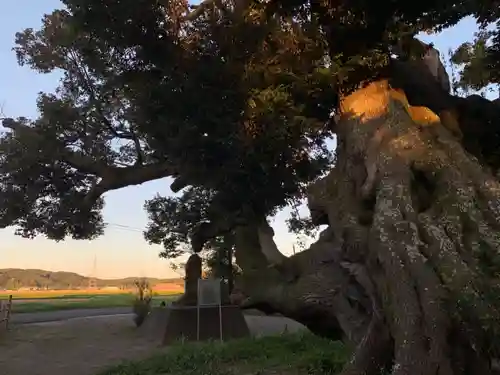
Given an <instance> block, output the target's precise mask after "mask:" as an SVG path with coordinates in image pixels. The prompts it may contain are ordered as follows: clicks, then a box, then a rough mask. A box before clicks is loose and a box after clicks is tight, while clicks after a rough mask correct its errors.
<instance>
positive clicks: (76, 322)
mask: <svg viewBox="0 0 500 375" xmlns="http://www.w3.org/2000/svg"><path fill="white" fill-rule="evenodd" d="M246 319H247V322H248V325H249V328H250V331H251V332H252V334H253V335H268V334H278V333H280V332H283V331H284V330H286V331H288V332H293V331H297V330H300V329H303V327H302V326H301V325H300V324H298V323H296V322H294V321H291V320H289V319H286V318H280V317H266V316H247V317H246ZM159 350H161V349H160V348H159V347H158V345H157V343H156V342H152V341H150V340H148V339H146V338H145V337H144V335H141V333H140V331H139V330H137V329H136V328H135V327H134V325H133V323H132V321H131V318H130V316H126V315H121V316H100V317H87V318H77V319H71V320H67V321H59V322H50V323H38V324H29V325H14V326H13V327H12V329H11V331H10V332H8V333H7V334H6V335H3V337H0V373H1V374H2V375H20V374H22V375H67V374H71V375H95V374H96V373H97V372H98V371H99V370H101V369H103V368H104V367H107V366H109V365H113V364H118V363H120V362H122V361H123V360H134V359H141V358H145V357H148V356H150V355H151V354H153V353H155V352H157V351H159Z"/></svg>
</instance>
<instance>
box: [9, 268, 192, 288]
mask: <svg viewBox="0 0 500 375" xmlns="http://www.w3.org/2000/svg"><path fill="white" fill-rule="evenodd" d="M137 279H138V277H127V278H124V279H95V280H96V286H97V287H106V286H110V287H119V288H125V289H128V288H132V287H133V286H134V281H135V280H137ZM146 279H147V280H148V281H149V284H150V285H151V286H154V285H156V284H160V283H180V284H182V285H184V282H183V280H182V279H179V278H175V279H156V278H146ZM89 282H90V278H89V277H85V276H82V275H79V274H77V273H73V272H51V271H45V270H36V269H27V270H24V269H18V268H6V269H0V289H10V290H16V289H20V288H41V289H81V288H87V287H88V286H89Z"/></svg>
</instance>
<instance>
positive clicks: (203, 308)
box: [142, 254, 250, 345]
mask: <svg viewBox="0 0 500 375" xmlns="http://www.w3.org/2000/svg"><path fill="white" fill-rule="evenodd" d="M201 275H202V261H201V258H200V256H199V255H198V254H193V255H191V256H190V257H189V259H188V261H187V262H186V266H185V277H184V282H185V284H184V285H185V289H184V294H183V295H182V296H181V297H180V298H179V299H178V300H177V301H175V302H173V303H172V304H171V305H167V306H165V307H159V308H153V309H152V311H151V313H150V314H149V316H148V318H147V319H146V321H145V322H144V324H143V328H142V329H143V331H145V332H147V334H148V336H150V337H152V338H154V339H157V340H159V341H160V344H161V345H168V344H170V343H174V342H176V341H178V340H197V339H198V337H199V339H200V340H210V339H219V338H220V337H221V333H222V339H223V340H227V339H231V338H240V337H246V336H249V335H250V332H249V330H248V326H247V323H246V320H245V317H244V316H243V312H242V311H241V309H240V308H239V306H235V305H232V304H231V303H230V299H229V293H228V290H227V288H225V287H224V286H223V284H222V283H221V282H219V285H220V288H221V289H220V297H221V298H220V302H221V305H220V306H219V304H218V303H217V304H213V303H211V304H209V305H204V304H203V301H201V302H202V303H201V304H200V305H199V302H200V301H198V293H199V291H198V280H200V279H201ZM214 281H215V280H214ZM200 292H203V291H200ZM202 299H203V298H202ZM198 314H199V315H198ZM198 324H199V327H198Z"/></svg>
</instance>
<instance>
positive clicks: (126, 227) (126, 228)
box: [106, 223, 144, 233]
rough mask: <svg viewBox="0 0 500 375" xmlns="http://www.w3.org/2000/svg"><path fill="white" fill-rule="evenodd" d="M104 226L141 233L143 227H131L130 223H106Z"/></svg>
mask: <svg viewBox="0 0 500 375" xmlns="http://www.w3.org/2000/svg"><path fill="white" fill-rule="evenodd" d="M106 227H110V228H114V229H120V230H125V231H129V232H136V233H143V232H144V229H141V228H137V227H132V226H130V225H125V224H117V223H106Z"/></svg>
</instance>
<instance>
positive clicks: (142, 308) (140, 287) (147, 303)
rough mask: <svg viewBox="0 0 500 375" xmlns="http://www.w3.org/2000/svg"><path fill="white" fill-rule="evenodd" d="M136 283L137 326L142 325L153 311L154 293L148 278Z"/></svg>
mask: <svg viewBox="0 0 500 375" xmlns="http://www.w3.org/2000/svg"><path fill="white" fill-rule="evenodd" d="M134 284H135V288H136V294H135V299H134V305H133V312H134V323H135V325H136V326H137V327H140V326H141V325H142V323H144V320H145V319H146V317H147V316H148V314H149V313H150V312H151V302H152V300H153V293H152V290H151V287H150V285H149V283H148V281H147V280H146V279H140V280H136V281H135V282H134Z"/></svg>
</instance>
